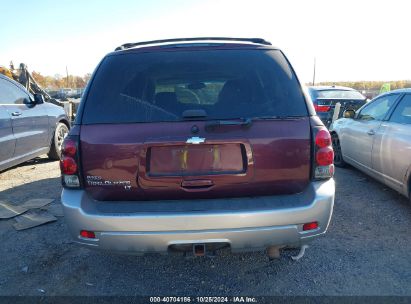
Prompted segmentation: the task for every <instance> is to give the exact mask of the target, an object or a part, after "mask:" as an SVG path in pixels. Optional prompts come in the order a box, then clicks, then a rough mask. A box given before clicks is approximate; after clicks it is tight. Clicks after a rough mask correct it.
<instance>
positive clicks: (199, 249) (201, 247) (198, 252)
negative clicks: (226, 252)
mask: <svg viewBox="0 0 411 304" xmlns="http://www.w3.org/2000/svg"><path fill="white" fill-rule="evenodd" d="M193 253H194V255H195V256H197V257H202V256H205V253H206V247H205V244H194V245H193Z"/></svg>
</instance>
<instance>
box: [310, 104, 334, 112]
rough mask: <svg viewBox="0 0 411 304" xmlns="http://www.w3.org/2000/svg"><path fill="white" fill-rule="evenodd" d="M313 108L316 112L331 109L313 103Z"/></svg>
mask: <svg viewBox="0 0 411 304" xmlns="http://www.w3.org/2000/svg"><path fill="white" fill-rule="evenodd" d="M314 109H315V111H316V112H317V113H319V112H321V113H323V112H328V111H329V110H330V109H331V107H330V106H322V105H318V104H314Z"/></svg>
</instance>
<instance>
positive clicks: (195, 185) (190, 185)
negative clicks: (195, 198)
mask: <svg viewBox="0 0 411 304" xmlns="http://www.w3.org/2000/svg"><path fill="white" fill-rule="evenodd" d="M212 186H214V183H213V182H212V181H211V180H207V179H197V180H185V181H182V183H181V187H182V188H183V189H184V190H185V191H189V192H198V191H204V190H208V189H210V188H211V187H212Z"/></svg>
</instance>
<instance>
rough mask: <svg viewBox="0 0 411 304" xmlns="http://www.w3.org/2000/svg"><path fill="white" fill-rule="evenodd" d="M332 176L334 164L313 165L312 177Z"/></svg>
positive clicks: (324, 177) (323, 177)
mask: <svg viewBox="0 0 411 304" xmlns="http://www.w3.org/2000/svg"><path fill="white" fill-rule="evenodd" d="M333 176H334V165H329V166H317V167H315V171H314V177H315V178H318V179H326V178H331V177H333Z"/></svg>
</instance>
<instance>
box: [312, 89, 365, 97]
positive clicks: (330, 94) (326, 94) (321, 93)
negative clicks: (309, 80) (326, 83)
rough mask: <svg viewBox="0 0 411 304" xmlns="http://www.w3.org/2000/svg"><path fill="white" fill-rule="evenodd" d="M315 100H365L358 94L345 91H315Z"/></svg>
mask: <svg viewBox="0 0 411 304" xmlns="http://www.w3.org/2000/svg"><path fill="white" fill-rule="evenodd" d="M317 98H344V99H365V97H364V96H363V95H362V94H361V93H360V92H358V91H347V90H323V91H317Z"/></svg>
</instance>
